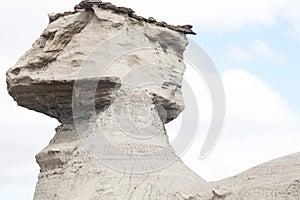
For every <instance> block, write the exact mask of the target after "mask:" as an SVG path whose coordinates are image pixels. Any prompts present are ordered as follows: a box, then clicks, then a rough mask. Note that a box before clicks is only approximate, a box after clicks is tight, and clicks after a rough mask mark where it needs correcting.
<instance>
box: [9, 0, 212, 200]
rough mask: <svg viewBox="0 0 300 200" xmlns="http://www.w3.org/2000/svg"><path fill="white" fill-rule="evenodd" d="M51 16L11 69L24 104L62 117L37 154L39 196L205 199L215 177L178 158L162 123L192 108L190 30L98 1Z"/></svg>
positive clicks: (14, 92)
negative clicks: (184, 92)
mask: <svg viewBox="0 0 300 200" xmlns="http://www.w3.org/2000/svg"><path fill="white" fill-rule="evenodd" d="M49 18H50V23H49V25H48V27H47V28H46V29H45V30H44V32H43V33H42V35H41V36H40V38H39V39H38V40H37V41H36V42H35V43H34V44H33V46H32V48H31V49H30V50H29V51H28V52H27V53H26V54H25V55H24V56H23V57H22V58H20V60H19V61H18V62H17V64H16V65H15V66H14V67H13V68H11V69H10V70H9V71H8V72H7V83H8V91H9V93H10V95H11V96H12V97H13V98H14V99H15V100H16V101H17V102H18V104H19V105H20V106H23V107H26V108H28V109H31V110H34V111H37V112H41V113H44V114H46V115H48V116H50V117H54V118H56V119H57V120H58V121H59V122H61V125H60V126H59V127H58V128H57V129H56V135H55V137H54V138H53V139H52V140H51V141H50V143H49V145H48V146H47V147H46V148H45V149H43V150H42V151H41V152H40V153H39V154H37V155H36V160H37V162H38V164H39V165H40V168H41V170H40V174H39V179H38V183H37V186H36V191H35V196H34V199H35V200H54V199H61V200H66V199H72V200H76V199H78V200H92V199H95V200H96V199H97V200H98V199H105V200H108V199H137V200H140V199H172V200H173V199H192V198H195V197H197V196H199V197H200V193H199V192H200V191H204V190H207V183H206V182H205V181H204V180H202V179H201V178H199V177H198V176H196V175H195V174H194V173H193V172H191V171H190V170H189V169H188V168H187V167H186V166H184V165H183V163H182V162H181V161H180V159H179V158H177V156H176V155H175V153H174V151H173V150H172V148H171V147H170V144H169V141H168V138H167V135H166V131H165V129H164V124H165V123H167V122H169V121H171V120H173V119H174V118H176V117H177V116H178V115H179V113H180V112H181V111H182V110H183V108H184V106H183V101H182V99H181V81H182V76H183V73H184V70H185V65H184V63H183V51H184V49H185V47H186V45H187V39H186V36H185V35H186V34H194V32H193V31H192V30H191V28H192V27H191V26H190V25H185V26H172V25H168V24H166V23H165V22H157V21H156V20H155V19H154V18H149V19H145V18H143V17H140V16H137V15H136V14H135V13H134V12H133V11H132V10H131V9H128V8H124V7H116V6H114V5H112V4H109V3H102V2H100V1H93V2H92V1H84V2H81V3H80V4H79V5H77V6H75V11H74V12H66V13H62V14H51V15H49Z"/></svg>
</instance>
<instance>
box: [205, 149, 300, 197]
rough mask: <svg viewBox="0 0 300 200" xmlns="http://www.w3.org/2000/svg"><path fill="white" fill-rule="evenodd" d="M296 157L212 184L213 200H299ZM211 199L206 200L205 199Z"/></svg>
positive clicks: (299, 162)
mask: <svg viewBox="0 0 300 200" xmlns="http://www.w3.org/2000/svg"><path fill="white" fill-rule="evenodd" d="M299 158H300V153H296V154H293V155H289V156H286V157H283V158H279V159H276V160H273V161H270V162H267V163H265V164H262V165H259V166H257V167H254V168H252V169H250V170H248V171H246V172H244V173H241V174H239V175H237V176H234V177H232V178H228V179H225V180H222V181H218V182H216V183H212V184H213V185H214V188H213V190H212V191H213V192H212V193H213V196H214V197H213V199H225V200H235V199H244V200H252V199H263V200H299V199H300V159H299ZM209 198H211V196H208V197H206V198H205V199H209Z"/></svg>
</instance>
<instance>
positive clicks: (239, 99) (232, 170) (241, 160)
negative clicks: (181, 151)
mask: <svg viewBox="0 0 300 200" xmlns="http://www.w3.org/2000/svg"><path fill="white" fill-rule="evenodd" d="M222 79H223V82H224V87H225V92H226V101H227V115H226V123H225V127H224V130H223V137H222V138H221V140H220V142H219V143H218V145H217V146H216V148H215V150H214V151H213V152H212V154H211V155H209V156H208V157H207V158H206V159H205V160H201V161H199V160H198V157H199V152H200V149H201V145H202V143H203V140H204V136H205V135H204V134H205V133H206V131H207V128H208V124H207V121H208V120H207V119H209V118H210V115H211V113H209V109H208V110H207V109H206V112H208V115H205V114H203V113H202V117H205V118H206V120H204V121H202V123H201V124H202V126H201V128H200V132H199V134H200V135H199V137H198V138H197V139H196V140H195V143H194V144H193V145H192V147H191V149H190V150H189V151H188V152H187V154H186V155H185V156H184V157H183V160H184V162H185V163H186V164H187V165H188V166H189V167H190V168H191V169H193V170H194V171H196V172H197V173H198V174H199V175H201V176H202V177H204V178H206V179H207V180H217V179H220V178H225V177H228V176H233V175H235V174H237V173H239V172H242V171H244V170H246V169H248V168H250V167H253V166H255V165H257V164H260V163H262V162H265V161H268V160H271V159H274V158H277V157H281V156H284V155H287V154H290V153H294V152H298V151H300V135H299V132H300V117H299V116H298V115H297V114H296V113H294V112H293V111H292V110H291V109H290V108H289V107H288V105H287V104H286V102H285V101H284V99H283V98H282V97H281V96H280V95H279V94H278V93H276V92H275V91H273V90H272V89H271V88H270V86H268V84H267V83H265V82H263V81H262V80H260V79H259V78H258V77H256V76H254V75H252V74H250V73H248V72H246V71H243V70H229V71H226V72H225V73H224V74H223V75H222ZM198 85H199V84H198ZM198 85H197V86H198ZM199 86H200V87H198V89H199V90H206V88H205V87H203V86H201V83H200V85H199ZM208 96H209V94H206V97H204V99H206V98H207V97H208ZM201 98H203V96H201ZM203 103H204V104H206V103H207V102H206V101H204V102H203ZM208 107H209V105H208ZM203 115H204V116H203ZM203 122H204V123H203ZM169 126H170V125H169ZM169 130H170V131H175V130H174V129H169Z"/></svg>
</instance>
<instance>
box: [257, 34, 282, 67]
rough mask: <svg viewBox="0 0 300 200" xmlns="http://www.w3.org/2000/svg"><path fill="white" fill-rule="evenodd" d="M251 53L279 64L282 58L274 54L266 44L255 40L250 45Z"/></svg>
mask: <svg viewBox="0 0 300 200" xmlns="http://www.w3.org/2000/svg"><path fill="white" fill-rule="evenodd" d="M252 51H253V53H254V54H256V55H257V56H259V57H261V58H263V59H265V60H267V61H269V62H273V63H276V62H281V60H282V58H281V56H280V55H279V54H277V53H275V52H274V50H273V49H271V48H270V47H269V46H268V44H267V43H265V42H264V41H262V40H256V41H255V42H254V44H253V45H252Z"/></svg>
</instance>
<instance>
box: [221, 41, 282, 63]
mask: <svg viewBox="0 0 300 200" xmlns="http://www.w3.org/2000/svg"><path fill="white" fill-rule="evenodd" d="M221 57H222V59H223V60H224V61H225V62H226V63H227V64H228V63H230V65H233V64H234V63H236V62H240V61H251V60H254V59H255V60H258V59H262V60H265V61H267V62H270V63H273V64H278V63H281V62H282V61H283V60H284V58H283V55H281V54H280V53H278V52H276V51H275V50H274V49H272V48H271V47H270V46H269V45H268V44H267V43H266V42H264V41H262V40H258V39H257V40H255V41H254V42H253V44H252V45H251V46H249V47H247V48H241V47H238V46H230V47H229V48H228V50H227V51H226V52H224V53H223V54H222V55H221Z"/></svg>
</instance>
